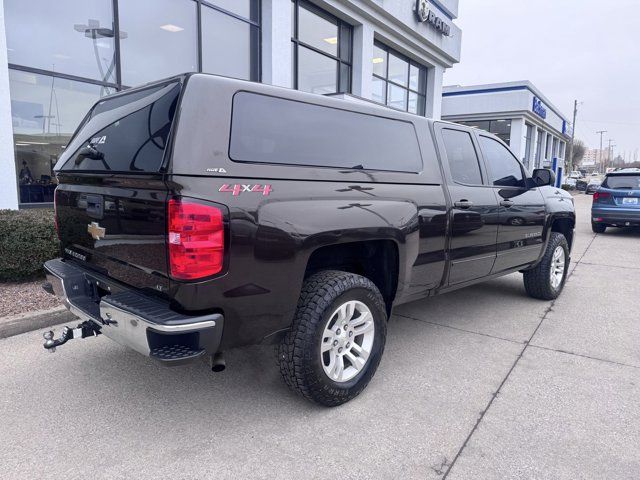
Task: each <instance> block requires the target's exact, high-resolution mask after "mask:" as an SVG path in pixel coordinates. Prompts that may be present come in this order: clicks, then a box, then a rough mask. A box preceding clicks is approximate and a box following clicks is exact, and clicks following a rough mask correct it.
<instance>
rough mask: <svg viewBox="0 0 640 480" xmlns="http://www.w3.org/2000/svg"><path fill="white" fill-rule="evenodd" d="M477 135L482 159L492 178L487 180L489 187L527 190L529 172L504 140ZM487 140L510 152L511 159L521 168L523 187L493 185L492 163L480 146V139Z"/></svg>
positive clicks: (490, 135)
mask: <svg viewBox="0 0 640 480" xmlns="http://www.w3.org/2000/svg"><path fill="white" fill-rule="evenodd" d="M476 135H478V147H479V148H480V152H481V154H482V159H483V161H484V164H485V167H486V169H487V173H488V174H489V176H490V177H491V178H487V183H488V184H489V186H491V187H493V188H499V189H500V190H502V189H505V188H509V189H513V190H526V188H527V178H528V175H527V170H526V169H525V167H524V165H523V164H522V162H521V161H520V160H518V157H516V156H515V154H514V153H513V152H512V151H511V148H509V146H508V145H507V144H506V143H504V142H503V141H502V140H500V138H498V137H496V136H493V135H492V134H489V135H487V134H482V133H476ZM482 137H484V138H487V139H489V140H493V141H494V142H497V143H498V144H499V145H501V146H502V147H504V148H505V149H506V150H507V152H509V154H510V155H511V157H512V158H513V159H514V160H515V161H516V163H517V164H518V167H520V173H521V174H522V185H521V186H515V185H495V184H494V183H493V169H492V168H491V162H489V160H488V158H487V156H486V155H485V152H484V149H483V148H482V145H481V144H480V138H482Z"/></svg>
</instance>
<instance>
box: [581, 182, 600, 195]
mask: <svg viewBox="0 0 640 480" xmlns="http://www.w3.org/2000/svg"><path fill="white" fill-rule="evenodd" d="M601 184H602V180H600V179H599V178H591V179H590V180H589V183H587V187H586V188H585V190H584V193H585V194H586V195H593V193H594V192H595V191H596V190H598V188H600V185H601Z"/></svg>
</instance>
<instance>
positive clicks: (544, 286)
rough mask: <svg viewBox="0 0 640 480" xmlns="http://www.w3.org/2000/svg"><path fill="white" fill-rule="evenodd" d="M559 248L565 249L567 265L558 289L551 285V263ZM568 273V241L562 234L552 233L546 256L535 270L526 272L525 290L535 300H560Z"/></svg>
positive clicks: (545, 252)
mask: <svg viewBox="0 0 640 480" xmlns="http://www.w3.org/2000/svg"><path fill="white" fill-rule="evenodd" d="M558 246H561V247H562V248H563V249H564V258H565V265H564V274H563V276H562V281H561V282H560V284H559V285H558V287H557V288H554V287H553V285H552V284H551V262H552V258H553V253H554V252H555V250H556V248H557V247H558ZM568 272H569V244H568V243H567V239H566V238H565V237H564V235H562V234H561V233H558V232H551V238H549V243H548V244H547V248H546V250H545V251H544V255H543V257H542V260H541V261H540V263H538V265H537V266H536V267H535V268H533V269H531V270H526V271H525V272H524V288H525V290H526V291H527V293H528V294H529V296H531V297H533V298H538V299H540V300H554V299H556V298H558V295H560V292H562V289H563V287H564V284H565V282H566V280H567V273H568Z"/></svg>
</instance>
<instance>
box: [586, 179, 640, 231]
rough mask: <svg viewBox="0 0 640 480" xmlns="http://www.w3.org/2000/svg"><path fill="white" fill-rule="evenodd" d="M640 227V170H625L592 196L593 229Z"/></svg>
mask: <svg viewBox="0 0 640 480" xmlns="http://www.w3.org/2000/svg"><path fill="white" fill-rule="evenodd" d="M610 226H614V227H631V226H640V169H637V168H624V169H620V170H617V171H615V172H611V173H608V174H607V176H606V177H605V179H604V182H602V185H601V186H600V188H599V189H598V190H597V191H596V192H595V193H594V195H593V204H592V206H591V228H592V230H593V231H594V232H595V233H604V232H605V230H606V229H607V227H610Z"/></svg>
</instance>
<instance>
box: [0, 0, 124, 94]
mask: <svg viewBox="0 0 640 480" xmlns="http://www.w3.org/2000/svg"><path fill="white" fill-rule="evenodd" d="M4 12H5V25H6V32H7V51H8V57H9V64H10V65H21V66H28V67H33V68H38V69H41V70H48V71H52V72H58V73H62V74H67V75H74V76H78V77H84V78H89V79H92V80H99V81H101V82H108V83H116V71H115V70H116V64H115V45H114V24H113V11H112V0H83V1H82V2H78V1H73V0H60V1H56V2H52V1H51V0H29V1H25V0H5V2H4Z"/></svg>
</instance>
